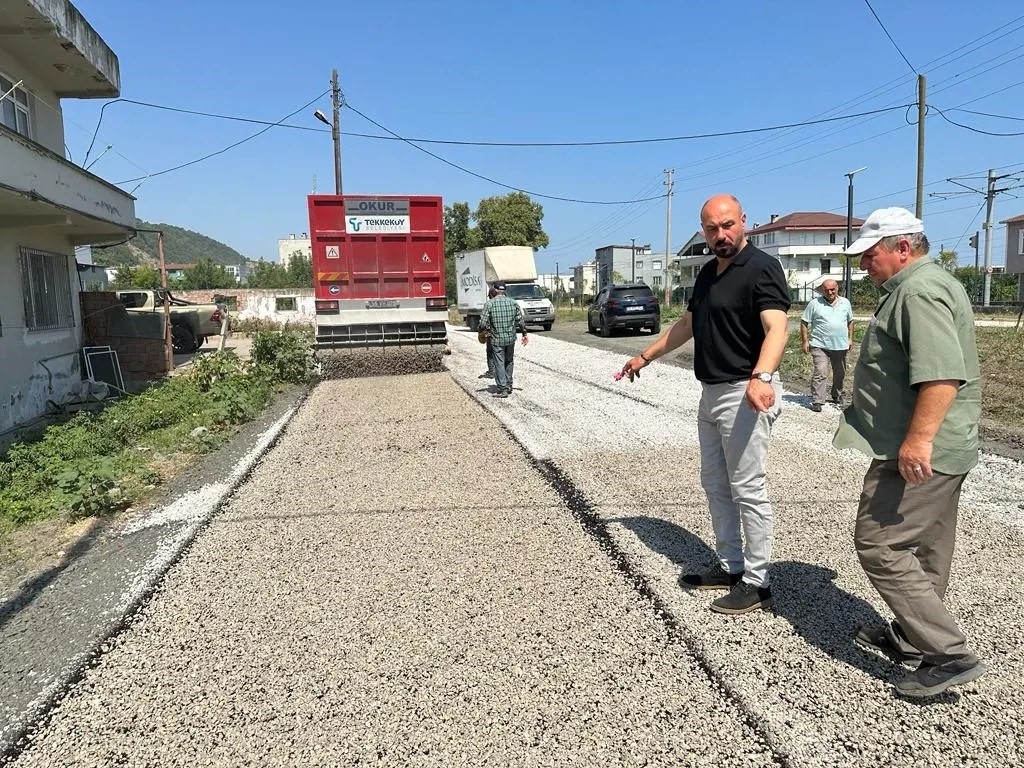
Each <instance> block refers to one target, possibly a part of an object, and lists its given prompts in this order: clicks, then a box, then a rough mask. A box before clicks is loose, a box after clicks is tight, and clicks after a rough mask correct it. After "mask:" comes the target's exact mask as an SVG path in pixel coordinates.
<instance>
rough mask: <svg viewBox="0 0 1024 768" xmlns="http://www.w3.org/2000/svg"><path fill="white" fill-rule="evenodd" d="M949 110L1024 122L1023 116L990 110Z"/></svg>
mask: <svg viewBox="0 0 1024 768" xmlns="http://www.w3.org/2000/svg"><path fill="white" fill-rule="evenodd" d="M948 111H949V112H966V113H967V114H969V115H981V116H982V117H998V118H999V119H1000V120H1020V121H1022V122H1024V117H1014V116H1013V115H995V114H992V113H991V112H977V111H976V110H973V109H957V108H955V107H954V108H953V109H950V110H948Z"/></svg>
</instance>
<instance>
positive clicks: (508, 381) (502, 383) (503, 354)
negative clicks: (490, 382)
mask: <svg viewBox="0 0 1024 768" xmlns="http://www.w3.org/2000/svg"><path fill="white" fill-rule="evenodd" d="M515 355H516V343H515V341H513V342H512V343H511V344H493V343H492V344H491V360H492V362H493V363H494V384H495V386H496V387H497V389H498V391H499V392H508V393H510V394H511V392H512V369H513V367H514V366H515Z"/></svg>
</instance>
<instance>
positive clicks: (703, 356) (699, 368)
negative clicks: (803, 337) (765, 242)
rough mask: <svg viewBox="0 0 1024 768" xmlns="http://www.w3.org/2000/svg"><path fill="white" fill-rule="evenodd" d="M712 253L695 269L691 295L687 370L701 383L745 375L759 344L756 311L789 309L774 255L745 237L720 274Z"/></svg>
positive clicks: (786, 290) (754, 361) (761, 332)
mask: <svg viewBox="0 0 1024 768" xmlns="http://www.w3.org/2000/svg"><path fill="white" fill-rule="evenodd" d="M717 270H718V259H717V258H713V259H711V261H709V262H708V263H707V264H705V265H704V266H703V267H702V268H701V270H700V272H699V273H698V274H697V280H696V281H695V282H694V285H693V297H692V298H691V299H690V302H689V304H687V306H686V309H687V311H688V312H691V313H693V348H694V349H693V370H694V373H695V374H696V375H697V378H698V379H699V380H700V381H702V382H704V383H706V384H721V383H723V382H727V381H738V380H740V379H749V378H750V375H751V374H752V373H754V366H755V365H756V364H757V358H758V357H760V356H761V345H763V344H764V336H765V334H764V326H762V325H761V312H762V311H764V310H766V309H781V310H782V311H783V312H787V311H788V310H789V305H790V300H789V286H788V285H786V274H785V272H783V270H782V265H781V264H780V263H779V260H778V259H776V258H775V257H774V256H769V255H768V254H767V253H765V252H764V251H762V250H760V249H758V248H755V247H754V246H753V245H751V244H750V243H749V242H748V243H747V245H746V247H745V248H744V249H743V250H742V251H740V252H739V253H737V254H736V255H735V256H733V257H732V262H731V263H730V264H729V266H728V267H726V269H725V271H724V272H722V274H720V275H719V274H716V273H717Z"/></svg>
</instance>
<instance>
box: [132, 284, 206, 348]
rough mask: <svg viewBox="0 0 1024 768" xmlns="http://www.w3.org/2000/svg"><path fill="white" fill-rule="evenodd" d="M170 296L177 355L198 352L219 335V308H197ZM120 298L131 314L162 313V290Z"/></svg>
mask: <svg viewBox="0 0 1024 768" xmlns="http://www.w3.org/2000/svg"><path fill="white" fill-rule="evenodd" d="M167 296H168V298H169V300H170V305H171V344H172V346H173V347H174V353H175V354H177V355H180V354H183V353H186V352H195V351H196V350H197V349H199V347H201V346H202V344H203V342H204V341H206V337H207V336H217V335H218V334H220V321H221V311H220V308H219V307H218V306H217V305H216V304H195V303H193V302H191V301H185V300H184V299H178V298H175V297H174V296H172V295H171V293H170V291H168V292H167ZM117 297H118V298H119V299H120V300H121V303H122V304H124V306H125V309H127V310H128V311H129V312H163V311H164V291H163V290H160V289H158V290H141V289H132V290H126V291H117Z"/></svg>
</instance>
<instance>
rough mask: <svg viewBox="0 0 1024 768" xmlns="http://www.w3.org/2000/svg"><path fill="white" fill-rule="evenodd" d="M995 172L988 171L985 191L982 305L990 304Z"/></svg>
mask: <svg viewBox="0 0 1024 768" xmlns="http://www.w3.org/2000/svg"><path fill="white" fill-rule="evenodd" d="M996 178H997V177H996V172H995V171H994V170H992V169H991V168H990V169H989V171H988V186H987V187H986V191H985V224H984V228H985V276H984V277H983V278H982V281H983V282H982V287H981V303H982V306H985V307H988V306H990V305H991V294H992V217H993V215H994V214H995V207H996Z"/></svg>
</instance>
